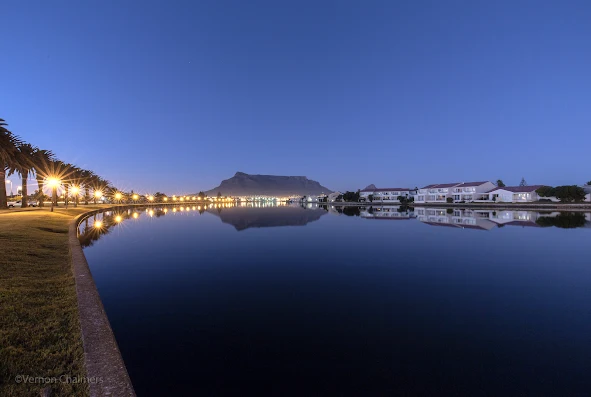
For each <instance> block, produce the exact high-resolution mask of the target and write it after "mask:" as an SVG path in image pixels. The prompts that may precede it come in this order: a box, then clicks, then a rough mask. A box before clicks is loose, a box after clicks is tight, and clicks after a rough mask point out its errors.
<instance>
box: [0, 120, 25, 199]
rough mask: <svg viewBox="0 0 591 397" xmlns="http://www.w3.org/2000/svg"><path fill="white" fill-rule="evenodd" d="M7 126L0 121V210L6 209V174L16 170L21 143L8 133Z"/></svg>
mask: <svg viewBox="0 0 591 397" xmlns="http://www.w3.org/2000/svg"><path fill="white" fill-rule="evenodd" d="M7 125H8V124H6V123H5V122H4V119H0V208H8V200H7V197H6V173H7V172H9V171H11V170H13V169H15V168H16V167H15V166H16V165H17V161H16V159H17V155H18V149H17V148H18V146H19V145H20V144H21V143H22V142H21V140H20V138H18V137H17V136H16V135H14V134H13V133H12V132H10V131H8V129H7V128H6V126H7Z"/></svg>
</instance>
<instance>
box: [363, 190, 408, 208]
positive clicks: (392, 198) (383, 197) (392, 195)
mask: <svg viewBox="0 0 591 397" xmlns="http://www.w3.org/2000/svg"><path fill="white" fill-rule="evenodd" d="M415 193H416V190H415V189H410V188H407V187H388V188H380V189H378V188H375V189H363V190H360V191H359V201H362V202H366V201H370V200H369V196H370V195H371V196H372V202H374V203H376V204H380V203H384V204H392V203H394V204H400V199H399V197H404V198H409V197H411V196H413V197H414V194H415Z"/></svg>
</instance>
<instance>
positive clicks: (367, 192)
mask: <svg viewBox="0 0 591 397" xmlns="http://www.w3.org/2000/svg"><path fill="white" fill-rule="evenodd" d="M373 191H374V189H363V190H360V191H359V201H360V202H366V201H369V196H373Z"/></svg>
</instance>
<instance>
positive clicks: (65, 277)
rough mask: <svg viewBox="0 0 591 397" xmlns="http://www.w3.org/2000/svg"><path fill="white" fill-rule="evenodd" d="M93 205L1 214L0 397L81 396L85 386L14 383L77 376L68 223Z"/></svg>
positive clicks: (80, 359)
mask: <svg viewBox="0 0 591 397" xmlns="http://www.w3.org/2000/svg"><path fill="white" fill-rule="evenodd" d="M93 208H98V206H96V207H95V206H79V207H78V208H72V207H70V209H68V210H65V209H64V208H62V207H60V208H58V209H56V210H55V211H54V212H53V213H51V212H49V208H30V209H26V210H21V209H12V210H0V248H1V250H2V251H1V253H0V396H31V395H39V393H40V391H41V390H42V389H44V388H47V387H49V388H50V389H51V395H52V396H85V395H88V387H87V386H86V385H85V384H79V383H78V384H77V383H65V382H63V383H62V382H59V381H58V382H57V383H53V384H43V383H42V382H36V383H27V382H21V383H17V378H15V377H16V376H17V375H23V376H31V377H57V378H59V377H60V376H62V375H66V376H70V377H71V378H76V377H84V376H85V369H84V352H83V347H82V339H81V334H80V325H79V318H78V306H77V298H76V287H75V281H74V278H73V275H72V269H71V262H70V255H69V248H68V224H69V222H70V221H71V220H72V219H74V217H75V216H76V215H79V214H80V213H82V212H85V211H88V210H90V209H93Z"/></svg>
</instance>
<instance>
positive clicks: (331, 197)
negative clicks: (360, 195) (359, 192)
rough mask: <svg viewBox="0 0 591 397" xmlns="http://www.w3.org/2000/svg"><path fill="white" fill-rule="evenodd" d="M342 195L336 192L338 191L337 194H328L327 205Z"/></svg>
mask: <svg viewBox="0 0 591 397" xmlns="http://www.w3.org/2000/svg"><path fill="white" fill-rule="evenodd" d="M342 194H343V193H341V192H338V191H337V192H332V193H331V194H329V195H328V196H327V199H328V202H329V203H333V202H334V201H335V200H336V199H337V197H339V196H341V195H342Z"/></svg>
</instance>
